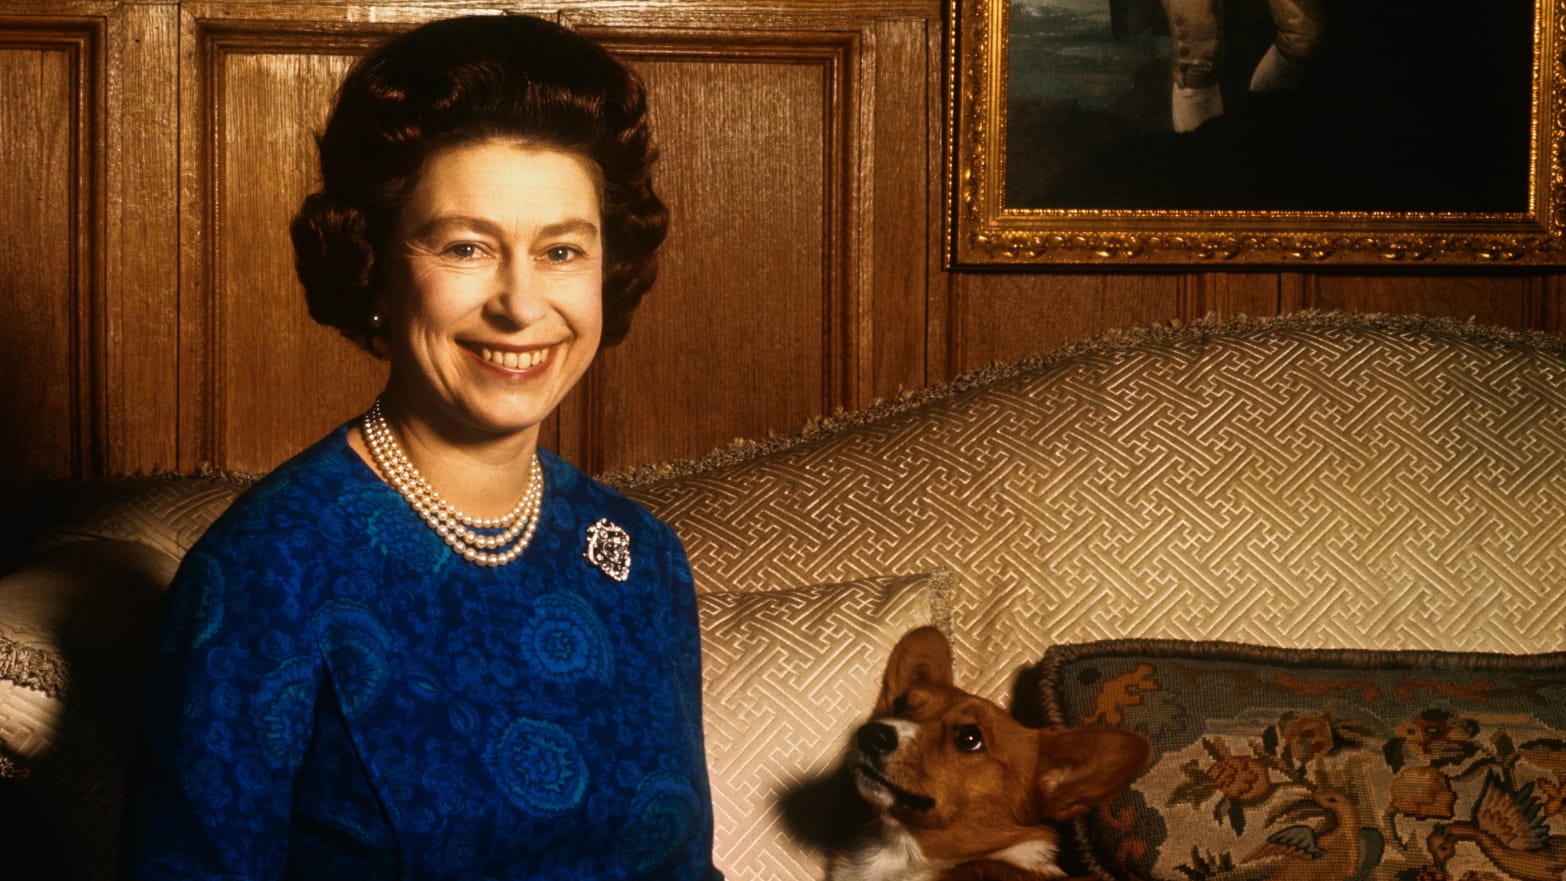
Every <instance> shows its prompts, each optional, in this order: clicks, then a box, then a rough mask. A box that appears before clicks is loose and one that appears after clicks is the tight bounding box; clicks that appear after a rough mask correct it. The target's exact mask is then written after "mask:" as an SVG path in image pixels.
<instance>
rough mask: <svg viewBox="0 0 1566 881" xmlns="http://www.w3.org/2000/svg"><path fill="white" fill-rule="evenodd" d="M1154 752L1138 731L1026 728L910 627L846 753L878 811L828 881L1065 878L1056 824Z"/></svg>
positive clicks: (925, 634) (863, 793) (1104, 797)
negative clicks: (960, 682) (959, 679)
mask: <svg viewBox="0 0 1566 881" xmlns="http://www.w3.org/2000/svg"><path fill="white" fill-rule="evenodd" d="M1151 756H1152V746H1151V744H1149V743H1148V741H1147V739H1146V738H1144V737H1142V736H1141V735H1140V734H1136V733H1134V732H1130V731H1121V730H1118V729H1113V728H1056V729H1050V728H1029V727H1027V726H1025V725H1023V724H1022V723H1021V722H1019V721H1017V720H1016V719H1014V718H1013V717H1012V716H1011V714H1009V713H1007V712H1006V711H1005V710H1003V709H1001V708H1000V707H999V706H997V705H996V704H994V703H992V702H991V701H988V700H985V699H984V698H981V697H977V696H975V695H972V694H969V693H967V692H965V691H963V690H961V689H959V688H957V687H956V686H955V685H953V684H952V655H951V646H950V644H949V643H948V642H947V640H946V637H945V636H943V635H942V634H941V632H940V631H939V630H937V629H935V628H934V627H922V628H919V629H917V630H913V631H910V632H909V633H907V634H906V635H904V636H903V637H902V639H901V640H899V641H898V643H897V646H896V647H895V648H894V649H893V650H892V655H891V658H890V660H889V661H888V662H887V665H886V675H885V676H884V677H883V679H882V683H881V694H880V697H879V699H878V700H877V701H876V704H875V711H874V713H873V718H872V720H871V721H870V722H869V723H867V724H865V725H863V726H861V727H860V728H859V729H858V730H857V731H856V732H855V733H854V736H853V741H852V743H851V744H850V746H849V748H848V751H847V755H846V760H845V764H846V766H847V771H848V773H849V775H850V776H851V778H852V780H853V784H854V787H855V789H857V791H858V794H859V796H860V797H861V798H862V799H863V801H864V802H865V803H866V804H867V806H868V809H869V814H868V815H869V820H868V822H867V823H866V824H865V825H864V828H863V830H862V834H858V835H857V836H856V838H855V840H853V841H852V843H850V844H849V845H847V846H846V847H845V848H844V849H843V850H842V851H840V852H839V853H837V854H835V855H833V856H832V858H831V860H830V861H829V863H828V866H827V876H826V877H827V881H979V879H986V881H1044V879H1059V878H1064V877H1066V872H1065V871H1063V870H1062V869H1061V868H1060V866H1059V865H1058V864H1057V862H1056V860H1057V856H1058V853H1059V849H1058V843H1059V835H1058V833H1057V832H1056V830H1055V828H1053V826H1052V824H1054V823H1060V822H1064V821H1068V820H1071V819H1073V818H1075V817H1078V816H1080V815H1082V814H1084V813H1086V812H1087V811H1089V810H1091V809H1092V808H1093V807H1095V806H1097V805H1101V804H1103V803H1105V802H1107V801H1108V800H1109V799H1110V798H1111V797H1112V796H1114V795H1115V793H1116V792H1118V791H1119V790H1120V789H1121V788H1122V787H1124V786H1126V784H1128V783H1130V782H1131V780H1132V779H1134V778H1135V777H1136V776H1137V775H1138V774H1140V773H1141V772H1142V771H1143V769H1144V768H1146V767H1147V763H1148V760H1149V759H1150V758H1151Z"/></svg>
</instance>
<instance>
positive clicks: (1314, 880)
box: [1242, 789, 1558, 881]
mask: <svg viewBox="0 0 1566 881" xmlns="http://www.w3.org/2000/svg"><path fill="white" fill-rule="evenodd" d="M1312 816H1314V817H1322V818H1325V821H1324V822H1322V823H1321V824H1320V826H1319V827H1317V826H1310V825H1307V824H1303V823H1301V824H1297V825H1293V826H1287V827H1285V828H1283V829H1279V830H1278V831H1276V832H1274V833H1272V834H1271V835H1269V836H1267V841H1266V843H1265V844H1262V845H1261V846H1260V847H1258V848H1256V849H1255V850H1254V851H1252V852H1251V853H1250V855H1249V856H1247V857H1246V858H1245V859H1244V860H1243V861H1242V862H1245V863H1253V862H1259V861H1262V860H1269V859H1275V858H1282V859H1281V862H1279V863H1278V864H1277V865H1276V866H1274V867H1273V868H1272V870H1271V871H1270V872H1269V873H1268V874H1267V875H1266V876H1265V877H1266V879H1267V881H1364V879H1365V878H1368V877H1369V876H1370V873H1371V872H1372V871H1373V870H1374V869H1375V868H1376V866H1377V865H1379V864H1380V863H1381V855H1382V853H1383V851H1384V850H1385V845H1386V842H1385V839H1384V838H1383V837H1382V835H1381V832H1380V831H1379V830H1377V829H1376V828H1375V827H1373V826H1365V825H1363V824H1362V821H1361V819H1360V815H1359V809H1358V808H1356V807H1355V806H1354V803H1353V802H1352V801H1351V800H1349V798H1348V796H1346V795H1344V794H1343V793H1341V792H1338V791H1336V790H1332V789H1318V790H1316V791H1314V792H1312V793H1311V794H1310V796H1309V797H1308V798H1306V799H1302V800H1300V801H1297V802H1294V803H1293V804H1291V805H1289V806H1288V807H1286V808H1285V809H1284V810H1283V811H1282V812H1280V817H1288V818H1291V819H1303V818H1306V817H1312ZM1557 881H1558V879H1557Z"/></svg>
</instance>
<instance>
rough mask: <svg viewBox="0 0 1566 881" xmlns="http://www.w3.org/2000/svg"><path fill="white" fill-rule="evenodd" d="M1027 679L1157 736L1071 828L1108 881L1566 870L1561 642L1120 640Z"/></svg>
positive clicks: (1564, 874)
mask: <svg viewBox="0 0 1566 881" xmlns="http://www.w3.org/2000/svg"><path fill="white" fill-rule="evenodd" d="M1036 672H1037V675H1038V680H1039V683H1040V689H1041V698H1042V700H1043V703H1044V710H1045V713H1046V716H1047V718H1048V719H1049V721H1050V722H1052V723H1054V724H1068V725H1110V726H1117V727H1121V728H1128V729H1132V730H1135V731H1139V732H1141V733H1142V734H1144V735H1146V736H1147V737H1148V738H1150V739H1151V740H1152V742H1153V746H1154V756H1153V760H1152V763H1151V764H1150V765H1149V767H1148V769H1147V771H1146V772H1144V773H1143V774H1142V776H1141V777H1140V778H1139V779H1137V780H1136V781H1135V782H1134V783H1133V784H1132V786H1131V788H1130V789H1129V790H1128V791H1126V792H1124V793H1122V794H1121V796H1120V797H1119V798H1118V800H1117V801H1115V802H1114V803H1113V804H1111V805H1109V806H1108V807H1106V808H1103V809H1101V810H1099V811H1097V812H1096V813H1095V814H1092V815H1090V816H1089V817H1087V818H1086V819H1084V820H1082V821H1080V822H1079V823H1078V824H1077V827H1076V830H1075V831H1076V834H1077V835H1078V837H1079V839H1080V841H1079V843H1080V844H1081V850H1082V852H1083V854H1084V858H1085V859H1086V860H1087V861H1088V862H1089V864H1090V865H1089V868H1091V869H1092V870H1094V871H1096V872H1098V873H1099V874H1102V875H1105V876H1107V877H1110V878H1114V879H1126V881H1140V879H1147V881H1153V879H1160V881H1161V879H1169V881H1370V879H1373V881H1508V879H1516V881H1563V879H1566V653H1555V654H1546V655H1503V654H1479V653H1447V652H1369V651H1348V650H1283V649H1274V648H1261V647H1256V646H1246V645H1238V644H1234V643H1213V642H1185V641H1147V640H1118V641H1107V642H1096V643H1084V644H1078V645H1064V646H1055V647H1053V648H1051V649H1049V650H1048V652H1047V653H1046V654H1045V656H1044V659H1043V661H1042V662H1041V663H1040V665H1039V667H1038V669H1037V671H1036Z"/></svg>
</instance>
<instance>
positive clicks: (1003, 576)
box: [621, 314, 1566, 695]
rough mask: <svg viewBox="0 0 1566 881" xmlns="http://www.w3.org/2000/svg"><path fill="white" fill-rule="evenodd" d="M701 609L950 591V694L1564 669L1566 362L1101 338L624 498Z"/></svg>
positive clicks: (1563, 344)
mask: <svg viewBox="0 0 1566 881" xmlns="http://www.w3.org/2000/svg"><path fill="white" fill-rule="evenodd" d="M621 483H622V485H623V486H625V487H626V488H627V489H628V491H629V493H630V494H631V495H632V496H633V497H635V498H637V499H638V500H640V501H642V502H643V503H645V504H646V505H647V506H648V507H649V508H650V509H651V510H652V511H653V512H654V513H655V514H658V515H659V516H661V517H662V518H663V519H665V520H666V521H667V522H669V523H670V524H671V525H672V526H673V527H674V528H675V530H676V531H678V532H679V534H680V536H681V537H682V538H683V539H684V541H685V544H686V548H687V550H688V551H689V553H690V557H691V564H692V568H693V571H694V572H695V574H696V579H697V586H698V589H699V590H711V591H748V590H760V589H765V587H766V585H767V584H769V583H775V582H778V581H790V580H791V581H794V582H796V583H814V582H821V581H832V580H842V579H847V578H853V577H856V576H858V575H862V574H866V573H873V572H876V571H923V570H928V569H931V568H934V567H937V566H940V567H944V568H947V569H949V570H951V571H952V572H953V573H954V574H955V575H956V576H957V578H958V587H957V592H956V593H957V598H956V601H955V608H954V615H955V621H956V626H955V630H956V634H955V635H956V641H957V645H956V660H957V664H958V673H957V675H958V681H961V682H966V683H973V684H974V686H975V690H976V691H979V692H980V693H983V694H987V695H996V694H1001V693H1003V692H1004V691H1005V690H1006V688H1007V685H1008V683H1009V682H1010V681H1011V679H1012V678H1013V676H1014V675H1015V673H1016V672H1017V670H1018V665H1019V664H1023V663H1026V662H1028V661H1029V660H1030V659H1031V658H1033V657H1034V652H1035V651H1036V646H1037V640H1038V639H1039V638H1040V636H1041V635H1042V636H1043V637H1044V638H1045V639H1048V640H1049V641H1051V642H1065V641H1086V640H1091V639H1106V638H1123V637H1160V638H1180V639H1223V640H1234V641H1241V642H1252V643H1260V644H1267V645H1279V646H1291V647H1297V648H1307V647H1339V648H1424V649H1432V650H1464V651H1554V650H1559V649H1562V648H1566V627H1563V626H1562V622H1563V621H1566V338H1562V337H1559V336H1551V335H1544V334H1528V333H1521V332H1516V331H1509V330H1503V329H1497V328H1483V327H1475V326H1471V325H1467V324H1463V323H1460V322H1455V321H1448V320H1439V319H1429V318H1417V317H1397V316H1368V315H1345V314H1326V315H1323V314H1305V315H1296V316H1289V317H1286V318H1278V319H1268V320H1238V319H1236V320H1221V321H1207V322H1199V323H1195V324H1188V325H1183V326H1169V327H1157V328H1149V329H1145V330H1141V331H1136V332H1126V333H1118V334H1112V335H1109V336H1106V337H1103V338H1101V339H1098V340H1095V341H1092V342H1090V343H1086V344H1083V345H1078V346H1072V347H1068V348H1065V349H1062V350H1059V351H1055V352H1051V353H1048V354H1045V355H1040V356H1038V357H1036V358H1032V359H1029V360H1026V361H1023V362H1021V363H1018V364H1013V365H1006V366H999V367H995V368H991V369H989V370H986V371H983V372H980V373H978V374H975V375H972V376H969V377H965V378H963V379H961V380H959V381H957V382H955V383H953V384H951V385H949V386H945V387H942V388H938V389H933V390H930V391H926V392H920V393H917V394H913V395H910V396H909V397H907V398H905V399H901V400H898V401H892V402H888V403H885V404H881V405H878V406H875V407H872V408H870V409H869V410H867V411H865V412H861V413H857V414H853V415H849V416H842V417H835V418H832V419H828V420H824V421H823V422H821V423H820V424H818V425H814V426H811V427H810V428H808V429H807V430H805V431H803V432H801V433H799V434H797V435H794V436H790V437H786V438H774V439H771V440H768V441H764V442H760V443H755V444H747V445H737V446H734V447H731V448H729V449H726V450H724V451H720V452H719V453H716V454H714V455H712V456H709V457H706V458H704V459H702V460H700V461H697V462H693V463H686V464H683V465H674V466H665V467H662V468H652V469H643V470H641V471H637V472H632V473H630V474H627V475H624V476H623V477H622V478H621Z"/></svg>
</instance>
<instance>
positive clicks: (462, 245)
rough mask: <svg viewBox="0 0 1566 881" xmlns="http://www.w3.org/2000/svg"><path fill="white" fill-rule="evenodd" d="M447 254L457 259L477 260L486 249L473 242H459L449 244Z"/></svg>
mask: <svg viewBox="0 0 1566 881" xmlns="http://www.w3.org/2000/svg"><path fill="white" fill-rule="evenodd" d="M445 254H446V256H447V257H451V258H453V259H456V260H477V259H478V258H479V257H482V256H484V250H483V249H482V248H480V247H479V246H478V245H475V244H473V243H472V242H457V243H456V244H454V245H450V246H448V247H447V248H446V251H445Z"/></svg>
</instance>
